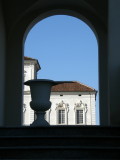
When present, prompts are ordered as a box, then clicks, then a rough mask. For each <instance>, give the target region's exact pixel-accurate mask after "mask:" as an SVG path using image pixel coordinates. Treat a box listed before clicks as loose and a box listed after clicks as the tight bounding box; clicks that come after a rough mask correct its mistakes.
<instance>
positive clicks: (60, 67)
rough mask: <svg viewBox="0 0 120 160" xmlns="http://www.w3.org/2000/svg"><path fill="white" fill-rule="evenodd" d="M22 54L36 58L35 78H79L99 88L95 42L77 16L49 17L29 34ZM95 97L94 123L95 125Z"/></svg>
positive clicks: (89, 30)
mask: <svg viewBox="0 0 120 160" xmlns="http://www.w3.org/2000/svg"><path fill="white" fill-rule="evenodd" d="M24 55H25V56H29V57H32V58H36V59H38V61H39V63H40V65H41V70H40V71H39V73H38V78H42V79H52V80H67V81H69V80H70V81H71V80H74V81H80V82H81V83H84V84H86V85H88V86H91V87H93V88H95V89H96V90H98V45H97V40H96V37H95V35H94V33H93V31H92V30H91V29H90V27H89V26H88V25H87V24H85V23H84V22H83V21H81V20H80V19H78V18H75V17H72V16H66V15H56V16H50V17H48V18H45V19H43V20H41V21H40V22H38V23H37V24H36V25H35V26H34V27H33V28H32V29H31V30H30V32H29V33H28V36H27V38H26V41H25V48H24ZM98 119H99V117H98V97H97V124H98Z"/></svg>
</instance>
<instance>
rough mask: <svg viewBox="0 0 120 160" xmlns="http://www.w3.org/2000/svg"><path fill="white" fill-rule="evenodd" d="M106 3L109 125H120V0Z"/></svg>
mask: <svg viewBox="0 0 120 160" xmlns="http://www.w3.org/2000/svg"><path fill="white" fill-rule="evenodd" d="M108 3H109V6H108V20H109V21H108V78H109V81H108V87H109V107H110V125H120V0H109V1H108Z"/></svg>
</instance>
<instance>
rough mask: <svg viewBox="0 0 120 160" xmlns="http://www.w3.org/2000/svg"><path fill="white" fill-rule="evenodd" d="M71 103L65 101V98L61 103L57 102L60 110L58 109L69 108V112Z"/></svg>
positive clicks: (57, 107)
mask: <svg viewBox="0 0 120 160" xmlns="http://www.w3.org/2000/svg"><path fill="white" fill-rule="evenodd" d="M68 106H69V104H68V103H65V102H64V101H63V100H62V101H61V102H60V103H57V104H56V110H58V109H65V110H67V112H68V110H69V107H68Z"/></svg>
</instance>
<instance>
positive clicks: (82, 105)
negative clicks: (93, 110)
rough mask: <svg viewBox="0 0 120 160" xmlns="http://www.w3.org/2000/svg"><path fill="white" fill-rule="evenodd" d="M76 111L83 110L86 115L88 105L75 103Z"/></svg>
mask: <svg viewBox="0 0 120 160" xmlns="http://www.w3.org/2000/svg"><path fill="white" fill-rule="evenodd" d="M76 109H83V110H84V111H85V113H86V112H87V110H88V109H87V104H86V103H83V102H82V101H81V100H80V102H79V103H75V107H74V110H76Z"/></svg>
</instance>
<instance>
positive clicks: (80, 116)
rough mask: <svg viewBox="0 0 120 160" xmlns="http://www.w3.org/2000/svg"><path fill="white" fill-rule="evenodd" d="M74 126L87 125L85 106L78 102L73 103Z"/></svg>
mask: <svg viewBox="0 0 120 160" xmlns="http://www.w3.org/2000/svg"><path fill="white" fill-rule="evenodd" d="M74 109H75V124H76V125H83V124H84V125H85V124H87V119H86V114H87V104H85V103H83V102H82V101H80V102H79V103H75V108H74Z"/></svg>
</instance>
